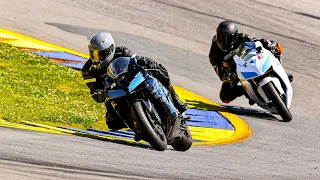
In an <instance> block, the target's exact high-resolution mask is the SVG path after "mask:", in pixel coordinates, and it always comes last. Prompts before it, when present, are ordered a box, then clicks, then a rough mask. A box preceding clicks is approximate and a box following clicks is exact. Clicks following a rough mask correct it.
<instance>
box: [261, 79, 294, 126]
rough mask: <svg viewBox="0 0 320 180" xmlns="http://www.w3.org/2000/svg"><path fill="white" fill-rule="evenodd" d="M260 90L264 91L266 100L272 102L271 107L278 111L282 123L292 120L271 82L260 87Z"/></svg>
mask: <svg viewBox="0 0 320 180" xmlns="http://www.w3.org/2000/svg"><path fill="white" fill-rule="evenodd" d="M262 89H263V90H264V92H265V93H266V95H267V96H268V98H269V99H270V100H271V101H272V103H273V105H274V106H275V107H276V109H277V110H278V112H279V114H280V116H281V118H282V121H283V122H290V121H291V120H292V115H291V112H290V111H289V109H288V107H287V106H286V104H285V103H284V102H283V100H282V99H281V97H280V96H279V94H278V92H277V90H276V88H275V86H274V84H273V83H272V82H268V83H267V84H265V85H264V86H263V87H262Z"/></svg>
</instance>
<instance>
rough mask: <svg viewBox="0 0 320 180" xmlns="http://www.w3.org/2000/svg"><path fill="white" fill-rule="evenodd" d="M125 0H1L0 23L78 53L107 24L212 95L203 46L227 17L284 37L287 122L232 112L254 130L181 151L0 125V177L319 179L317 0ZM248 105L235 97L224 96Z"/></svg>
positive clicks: (214, 87) (184, 81)
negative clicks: (238, 139) (237, 139)
mask: <svg viewBox="0 0 320 180" xmlns="http://www.w3.org/2000/svg"><path fill="white" fill-rule="evenodd" d="M127 2H128V1H125V0H117V1H113V0H108V1H102V0H83V1H72V0H51V1H49V0H19V1H18V0H11V1H0V12H1V13H0V19H1V21H0V27H3V28H6V29H9V30H12V31H16V32H19V33H21V34H25V35H28V36H31V37H35V38H37V39H41V40H44V41H47V42H50V43H53V44H57V45H60V46H64V47H67V48H70V49H74V50H77V51H80V52H83V53H87V44H88V40H89V39H90V37H91V36H92V35H93V34H94V33H96V31H99V30H107V31H110V32H112V34H113V36H114V38H115V40H116V42H117V44H118V45H126V46H127V47H129V48H130V49H132V50H133V51H134V52H136V53H137V54H141V55H146V56H149V57H152V58H154V59H156V60H158V61H160V62H161V63H163V64H164V65H165V66H166V67H167V68H168V70H169V72H170V75H171V77H172V80H173V82H174V84H176V85H179V86H182V87H184V88H185V89H188V90H191V91H193V92H195V93H197V94H199V95H202V96H204V97H207V98H209V99H210V100H213V101H215V102H220V101H219V98H218V94H219V90H220V82H219V80H218V78H217V76H216V75H215V73H214V71H213V69H212V68H211V65H210V63H209V61H208V58H207V55H208V52H209V48H210V43H211V39H212V36H213V34H214V33H215V32H214V31H215V27H216V26H217V25H218V23H219V22H220V21H222V20H224V19H232V20H234V21H237V22H239V23H240V29H241V30H242V31H244V32H246V33H249V34H251V35H254V36H257V37H266V38H269V39H275V40H278V41H279V42H281V43H282V44H283V46H284V48H285V49H284V50H285V51H284V55H283V60H284V66H285V68H286V69H287V70H288V72H290V73H292V74H293V75H294V77H295V80H294V82H293V88H294V101H293V105H292V109H291V110H292V113H293V120H292V122H290V123H281V122H278V121H275V119H274V118H261V117H257V115H256V114H255V113H251V112H252V111H250V113H248V112H247V111H244V110H240V112H239V111H235V112H237V113H240V114H243V115H240V117H242V118H243V119H244V120H245V121H246V122H247V123H248V124H249V125H250V127H251V128H252V130H253V135H252V137H251V138H250V139H249V140H247V141H246V142H244V143H238V144H233V145H223V146H208V147H192V148H191V149H190V150H189V151H187V152H185V153H181V152H176V151H171V150H168V151H165V152H156V151H153V150H150V149H145V148H142V147H131V146H126V145H122V144H115V143H110V142H103V141H98V140H93V139H88V138H83V137H75V136H64V135H52V134H46V133H40V132H31V131H23V130H14V129H8V128H0V137H1V138H0V144H1V147H0V159H2V160H0V167H1V168H0V175H1V176H0V177H3V176H4V177H9V179H10V178H11V179H21V177H23V178H24V179H28V178H29V179H41V178H44V177H45V178H47V179H71V178H76V179H99V178H101V179H103V178H107V177H109V178H118V179H126V178H128V179H139V178H140V179H142V178H146V179H147V178H159V179H161V178H165V179H320V170H319V168H320V150H319V149H320V132H319V128H320V121H319V117H320V113H319V111H318V110H319V107H320V102H319V100H320V98H319V97H320V93H319V91H318V89H319V88H320V81H319V77H320V72H319V71H318V69H319V68H320V65H319V64H318V62H319V60H318V57H319V56H320V51H319V50H320V27H319V24H320V13H319V11H318V10H319V9H320V3H319V2H318V1H317V0H299V1H298V0H296V1H294V2H292V1H290V0H282V1H275V0H270V1H269V2H268V4H266V3H262V0H259V1H250V0H244V1H227V2H225V1H223V0H216V1H209V0H198V1H191V0H184V1H178V0H174V1H170V2H167V1H164V0H144V1H139V0H132V1H130V3H129V4H128V3H127ZM247 104H248V103H247V100H246V99H245V98H239V99H238V100H236V101H235V102H234V103H232V104H231V105H232V106H241V107H244V108H246V107H249V106H248V105H247ZM230 108H232V107H230ZM253 108H257V107H253ZM233 109H235V108H233ZM79 171H82V173H79ZM19 177H20V178H19Z"/></svg>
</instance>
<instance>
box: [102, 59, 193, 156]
mask: <svg viewBox="0 0 320 180" xmlns="http://www.w3.org/2000/svg"><path fill="white" fill-rule="evenodd" d="M107 78H111V79H112V81H111V82H113V83H106V84H109V85H108V86H109V87H107V89H108V92H107V101H108V102H109V103H110V104H111V105H112V108H113V109H114V110H115V112H116V113H117V114H118V116H119V117H120V118H121V120H122V121H123V122H124V123H125V124H126V125H127V126H128V127H129V128H130V129H131V130H132V131H133V132H134V133H135V134H136V137H141V139H142V140H145V141H147V142H149V144H150V145H151V146H152V147H153V148H154V149H156V150H159V151H164V150H165V149H166V148H167V145H168V144H170V145H171V146H172V147H173V148H174V149H175V150H178V151H186V150H188V149H189V148H190V147H191V145H192V137H191V134H190V131H189V128H188V126H187V124H186V122H185V121H184V120H182V121H181V123H180V122H179V124H178V125H179V126H181V127H183V128H182V129H183V130H182V131H183V132H182V134H183V136H178V137H176V138H171V139H170V137H173V133H177V132H173V130H172V129H174V127H173V126H176V125H177V123H175V121H180V120H181V119H183V118H180V117H181V116H182V115H181V114H179V112H178V111H177V110H176V108H175V107H174V105H173V103H172V99H171V95H170V92H169V91H168V90H167V89H166V88H165V87H164V86H163V85H162V84H161V83H160V81H158V80H157V79H156V78H154V77H153V76H152V75H151V73H150V72H148V71H147V70H145V69H144V68H142V67H141V66H139V65H138V64H137V63H136V59H135V58H129V57H120V58H117V59H115V60H113V61H112V62H111V63H110V64H109V65H108V68H107ZM110 84H111V85H110ZM178 116H179V117H178ZM135 140H136V141H139V140H140V138H135Z"/></svg>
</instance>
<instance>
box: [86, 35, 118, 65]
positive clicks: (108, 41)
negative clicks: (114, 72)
mask: <svg viewBox="0 0 320 180" xmlns="http://www.w3.org/2000/svg"><path fill="white" fill-rule="evenodd" d="M88 48H89V54H90V59H91V61H92V62H93V63H94V64H99V63H100V64H101V63H103V64H105V65H108V64H109V63H110V61H111V60H112V59H113V57H114V53H115V42H114V40H113V37H112V36H111V34H110V33H108V32H100V33H97V34H96V35H94V36H93V37H92V39H91V40H90V43H89V45H88Z"/></svg>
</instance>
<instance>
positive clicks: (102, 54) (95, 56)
mask: <svg viewBox="0 0 320 180" xmlns="http://www.w3.org/2000/svg"><path fill="white" fill-rule="evenodd" d="M113 51H114V45H113V44H112V45H111V46H110V47H109V48H107V49H104V50H100V51H99V50H90V51H89V53H90V58H91V60H92V61H93V62H100V61H104V60H106V59H107V58H108V57H109V56H110V55H111V54H112V52H113Z"/></svg>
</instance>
